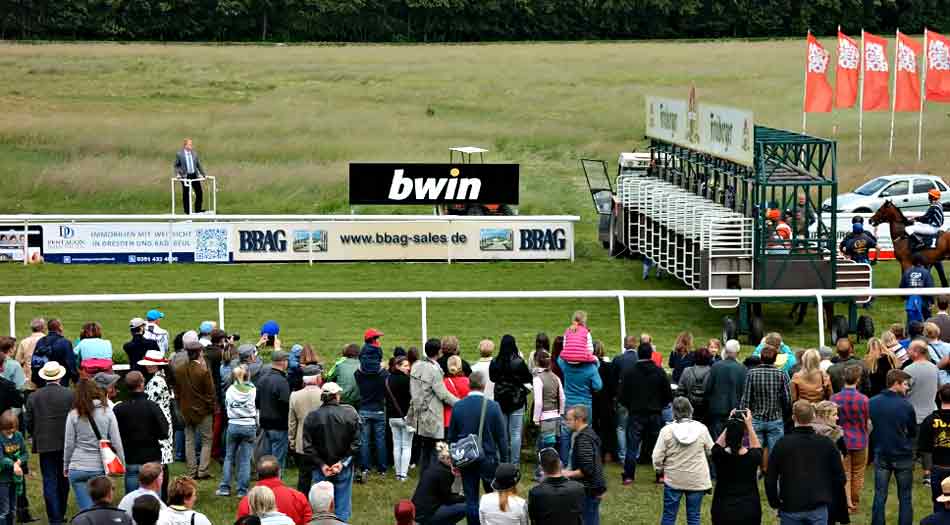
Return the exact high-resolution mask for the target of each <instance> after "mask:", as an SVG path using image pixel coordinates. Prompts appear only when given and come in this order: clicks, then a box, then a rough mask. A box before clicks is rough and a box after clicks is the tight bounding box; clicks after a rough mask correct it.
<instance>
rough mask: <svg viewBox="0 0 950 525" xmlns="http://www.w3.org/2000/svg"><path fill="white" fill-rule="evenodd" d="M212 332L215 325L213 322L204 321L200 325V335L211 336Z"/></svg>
mask: <svg viewBox="0 0 950 525" xmlns="http://www.w3.org/2000/svg"><path fill="white" fill-rule="evenodd" d="M212 330H214V323H212V322H211V321H202V323H201V324H200V325H198V333H199V334H202V335H204V334H210V333H211V331H212Z"/></svg>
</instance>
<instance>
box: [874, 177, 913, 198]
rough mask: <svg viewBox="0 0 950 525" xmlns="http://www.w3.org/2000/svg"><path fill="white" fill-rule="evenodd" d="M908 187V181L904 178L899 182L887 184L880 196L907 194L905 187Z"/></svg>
mask: <svg viewBox="0 0 950 525" xmlns="http://www.w3.org/2000/svg"><path fill="white" fill-rule="evenodd" d="M909 187H910V183H909V182H907V181H906V180H902V181H900V182H895V183H894V184H891V185H890V186H888V187H887V188H886V189H885V190H884V191H882V192H881V197H894V196H896V195H907V189H908V188H909Z"/></svg>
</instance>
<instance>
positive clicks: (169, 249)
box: [168, 220, 175, 264]
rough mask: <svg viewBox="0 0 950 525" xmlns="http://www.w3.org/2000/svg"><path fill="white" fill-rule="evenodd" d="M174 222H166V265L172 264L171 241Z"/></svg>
mask: <svg viewBox="0 0 950 525" xmlns="http://www.w3.org/2000/svg"><path fill="white" fill-rule="evenodd" d="M174 227H175V221H173V220H169V221H168V264H171V263H172V239H173V238H174V235H173V234H174Z"/></svg>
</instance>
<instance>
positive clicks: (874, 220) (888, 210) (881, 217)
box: [868, 200, 908, 227]
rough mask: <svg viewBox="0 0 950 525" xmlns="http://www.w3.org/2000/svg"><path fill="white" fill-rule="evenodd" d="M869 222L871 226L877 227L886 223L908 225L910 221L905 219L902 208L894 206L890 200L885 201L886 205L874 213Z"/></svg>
mask: <svg viewBox="0 0 950 525" xmlns="http://www.w3.org/2000/svg"><path fill="white" fill-rule="evenodd" d="M868 222H869V223H870V224H871V226H875V227H876V226H877V225H878V224H882V223H885V222H888V223H899V224H905V225H906V224H907V223H908V220H907V218H906V217H904V214H903V213H902V212H901V210H900V208H898V207H897V206H894V203H893V202H891V201H890V200H886V201H884V204H881V207H880V208H878V210H877V211H876V212H874V215H872V216H871V218H870V219H868Z"/></svg>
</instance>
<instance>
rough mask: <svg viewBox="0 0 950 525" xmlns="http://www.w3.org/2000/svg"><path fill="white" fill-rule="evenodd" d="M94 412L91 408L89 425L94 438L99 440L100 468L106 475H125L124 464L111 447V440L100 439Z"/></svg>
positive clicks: (100, 435)
mask: <svg viewBox="0 0 950 525" xmlns="http://www.w3.org/2000/svg"><path fill="white" fill-rule="evenodd" d="M94 413H95V410H93V414H89V426H91V427H92V433H93V434H95V435H96V439H97V440H98V441H99V456H100V457H101V458H102V468H103V470H105V473H106V475H107V476H123V475H125V465H123V464H122V460H120V459H119V456H118V455H117V454H116V453H115V449H114V448H112V442H111V441H109V440H108V439H102V434H100V433H99V427H98V426H96V416H95V414H94Z"/></svg>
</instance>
